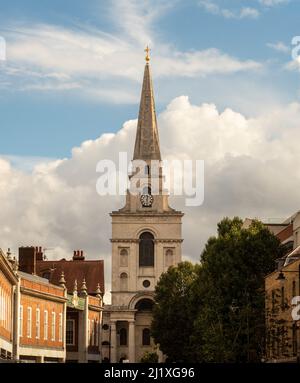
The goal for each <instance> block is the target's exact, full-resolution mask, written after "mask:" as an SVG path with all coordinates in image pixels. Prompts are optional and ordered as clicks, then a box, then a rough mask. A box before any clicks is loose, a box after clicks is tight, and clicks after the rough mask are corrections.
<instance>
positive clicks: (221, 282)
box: [153, 217, 280, 362]
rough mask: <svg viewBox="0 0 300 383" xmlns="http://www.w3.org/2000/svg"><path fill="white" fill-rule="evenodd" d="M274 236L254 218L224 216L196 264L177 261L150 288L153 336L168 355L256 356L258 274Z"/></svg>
mask: <svg viewBox="0 0 300 383" xmlns="http://www.w3.org/2000/svg"><path fill="white" fill-rule="evenodd" d="M279 256H280V247H279V240H278V239H277V238H276V237H275V236H274V235H273V234H272V233H271V232H270V231H269V230H268V229H267V228H266V227H265V226H264V225H263V224H262V223H260V222H259V221H253V222H252V224H251V226H250V227H249V228H243V226H242V220H241V219H239V218H237V217H235V218H233V219H229V218H224V219H223V220H222V221H221V222H220V223H219V224H218V234H217V236H216V237H211V238H210V239H209V240H208V242H207V244H206V246H205V249H204V251H203V253H202V255H201V263H200V265H196V266H193V265H192V264H190V263H186V262H185V263H182V264H179V265H178V267H172V268H170V269H169V270H168V272H167V273H165V274H163V275H162V277H161V279H160V281H159V283H158V285H157V289H156V296H155V299H156V302H157V303H156V306H155V310H154V321H153V336H154V339H155V340H156V341H157V343H160V348H161V350H162V351H163V352H164V353H166V354H167V355H168V356H169V357H170V359H171V360H176V361H178V360H184V361H191V362H250V361H259V360H260V359H261V357H262V355H263V352H264V345H265V312H264V277H265V276H266V275H267V274H268V273H270V272H271V271H273V270H274V265H275V262H274V261H275V259H277V258H278V257H279Z"/></svg>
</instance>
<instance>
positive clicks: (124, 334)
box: [120, 328, 127, 346]
mask: <svg viewBox="0 0 300 383" xmlns="http://www.w3.org/2000/svg"><path fill="white" fill-rule="evenodd" d="M120 346H127V330H126V328H121V330H120Z"/></svg>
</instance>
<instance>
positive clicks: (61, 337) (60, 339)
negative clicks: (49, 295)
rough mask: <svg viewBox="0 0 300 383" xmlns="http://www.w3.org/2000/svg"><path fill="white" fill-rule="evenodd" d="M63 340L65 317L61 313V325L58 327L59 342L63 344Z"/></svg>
mask: <svg viewBox="0 0 300 383" xmlns="http://www.w3.org/2000/svg"><path fill="white" fill-rule="evenodd" d="M62 340H63V315H62V313H59V325H58V341H59V342H62Z"/></svg>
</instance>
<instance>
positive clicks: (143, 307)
mask: <svg viewBox="0 0 300 383" xmlns="http://www.w3.org/2000/svg"><path fill="white" fill-rule="evenodd" d="M153 305H154V302H153V301H152V300H151V299H149V298H144V299H141V300H140V301H138V302H137V303H136V305H135V307H134V308H135V310H138V311H152V310H153Z"/></svg>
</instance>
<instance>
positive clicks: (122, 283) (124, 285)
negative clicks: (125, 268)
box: [120, 273, 128, 291]
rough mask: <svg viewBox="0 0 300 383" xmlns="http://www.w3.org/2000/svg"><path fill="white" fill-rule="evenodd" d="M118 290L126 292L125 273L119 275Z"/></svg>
mask: <svg viewBox="0 0 300 383" xmlns="http://www.w3.org/2000/svg"><path fill="white" fill-rule="evenodd" d="M120 290H121V291H127V290H128V275H127V274H126V273H122V274H121V275H120Z"/></svg>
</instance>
